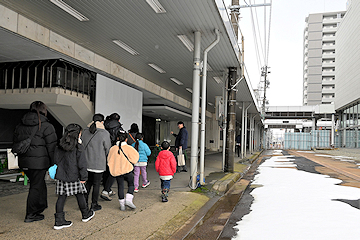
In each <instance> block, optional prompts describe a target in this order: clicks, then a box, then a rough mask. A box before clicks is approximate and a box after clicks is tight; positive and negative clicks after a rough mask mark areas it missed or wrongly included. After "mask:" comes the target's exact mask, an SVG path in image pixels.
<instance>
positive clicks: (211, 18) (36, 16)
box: [0, 0, 258, 115]
mask: <svg viewBox="0 0 360 240" xmlns="http://www.w3.org/2000/svg"><path fill="white" fill-rule="evenodd" d="M64 2H66V3H67V4H69V5H70V6H72V7H73V8H75V9H76V10H77V11H79V12H80V13H82V14H84V15H85V16H86V17H88V18H89V19H90V20H89V21H86V22H80V21H78V20H77V19H76V18H74V17H72V16H71V15H69V14H68V13H66V12H65V11H63V10H62V9H60V8H59V7H57V6H56V5H54V4H52V3H51V2H50V1H27V0H10V1H2V2H1V4H3V5H4V6H6V7H8V8H10V9H12V10H14V11H15V12H18V13H19V14H21V15H23V16H25V17H27V18H29V19H31V20H33V21H35V22H37V23H39V24H40V25H43V26H45V27H47V28H49V29H50V30H52V31H54V32H57V33H58V34H60V35H62V36H64V37H66V38H68V39H70V40H72V41H74V42H75V43H77V44H79V45H81V46H83V47H85V48H87V49H89V50H91V51H93V52H95V53H97V54H99V55H101V56H103V57H105V58H107V59H109V60H111V61H113V62H115V63H118V64H119V65H121V66H123V67H125V68H127V69H129V70H131V71H133V72H134V73H136V74H138V75H140V76H142V77H144V78H146V79H148V80H149V81H152V82H154V83H156V84H158V85H160V86H162V87H163V88H165V89H168V90H169V91H171V92H174V93H176V94H177V95H179V96H181V97H183V98H185V99H187V100H189V101H191V93H189V92H188V91H187V90H186V89H185V88H191V87H192V61H193V59H192V58H193V52H190V51H189V50H188V49H187V48H186V47H185V46H184V45H183V43H182V42H181V41H180V40H179V39H178V37H177V35H179V34H184V35H186V36H187V37H188V38H189V39H190V41H191V42H193V41H194V40H193V38H194V37H193V32H194V31H200V32H201V34H202V36H201V47H202V51H203V50H204V49H205V48H206V47H207V46H208V45H209V44H210V43H211V42H212V41H213V40H214V39H215V33H214V29H215V28H217V29H219V30H220V34H221V37H220V42H219V44H218V45H217V46H216V47H214V49H212V50H211V51H210V52H209V55H208V64H209V65H210V66H211V68H212V69H213V71H208V77H207V79H208V84H207V89H208V90H207V93H208V96H207V99H208V102H211V103H214V99H215V96H221V95H222V87H223V83H220V84H218V83H216V82H215V80H214V79H213V77H214V76H217V77H220V78H222V76H223V73H224V71H227V69H228V67H239V60H238V57H237V54H236V52H235V50H234V47H233V45H232V42H231V37H233V36H229V34H228V32H227V29H226V24H228V23H226V22H224V21H223V19H222V16H221V13H220V12H219V8H218V6H217V4H222V5H223V2H222V1H218V0H197V1H194V0H181V1H179V0H166V1H160V2H161V4H162V5H163V7H164V8H165V9H166V13H162V14H156V13H155V12H154V11H153V9H152V8H151V7H150V6H149V5H148V4H147V3H146V1H125V0H122V1H119V0H109V1H106V2H103V1H75V0H64ZM223 7H225V6H223ZM0 35H1V37H0V39H1V44H0V61H9V59H11V58H13V59H12V60H13V61H16V60H18V59H19V58H21V57H23V56H24V57H26V58H27V60H29V59H28V57H29V56H28V55H29V54H26V52H25V51H24V52H23V53H21V52H19V51H17V52H16V51H14V52H12V50H14V49H11V48H10V49H8V48H7V43H10V42H11V41H12V40H11V39H10V38H7V37H8V35H9V34H2V31H0ZM3 35H4V37H3ZM116 39H118V40H121V41H123V42H124V43H126V44H127V45H129V46H130V47H132V48H133V49H135V50H136V51H137V52H139V55H135V56H133V55H131V54H130V53H128V52H126V51H125V50H123V49H122V48H120V47H119V46H117V45H116V44H114V43H113V42H112V41H113V40H116ZM25 47H26V46H25ZM53 54H54V53H53V52H51V51H49V50H48V49H46V48H44V49H43V52H42V53H41V52H37V53H36V54H35V55H34V58H35V59H41V57H43V58H44V59H45V58H49V57H51V56H52V55H53ZM1 55H3V56H6V57H3V58H1ZM149 63H155V64H156V65H158V66H159V67H161V68H162V69H164V70H165V71H166V73H164V74H160V73H158V72H157V71H155V70H154V69H152V68H151V67H149V66H148V64H149ZM170 77H174V78H176V79H178V80H180V81H181V82H183V83H184V84H183V85H180V86H179V85H177V84H175V83H174V82H172V81H171V80H170ZM249 86H250V85H249V82H247V81H242V82H241V83H240V84H239V85H238V89H239V92H238V94H237V96H238V97H237V100H238V101H239V102H241V101H247V102H252V103H253V106H252V107H251V108H250V109H249V113H258V109H257V107H256V106H255V105H254V99H255V98H254V96H253V92H252V89H251V88H250V87H249ZM144 98H145V96H144ZM163 101H164V100H163V99H161V98H160V100H159V102H157V103H160V104H164V103H163ZM152 102H154V101H152ZM166 105H168V104H166ZM174 107H175V106H174ZM207 110H208V111H210V112H214V107H213V106H208V109H207ZM240 115H241V114H240Z"/></svg>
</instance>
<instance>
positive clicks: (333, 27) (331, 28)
mask: <svg viewBox="0 0 360 240" xmlns="http://www.w3.org/2000/svg"><path fill="white" fill-rule="evenodd" d="M336 31H337V23H335V24H329V25H325V24H324V26H323V29H322V32H323V33H336Z"/></svg>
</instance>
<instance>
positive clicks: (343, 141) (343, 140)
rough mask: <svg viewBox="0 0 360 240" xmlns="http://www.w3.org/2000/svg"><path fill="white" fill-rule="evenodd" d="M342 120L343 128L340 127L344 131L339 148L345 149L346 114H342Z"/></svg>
mask: <svg viewBox="0 0 360 240" xmlns="http://www.w3.org/2000/svg"><path fill="white" fill-rule="evenodd" d="M343 119H344V121H343V122H344V126H342V128H343V129H344V130H343V134H342V135H343V138H342V146H341V147H346V127H347V124H346V121H347V114H346V113H343Z"/></svg>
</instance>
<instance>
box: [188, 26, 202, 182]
mask: <svg viewBox="0 0 360 240" xmlns="http://www.w3.org/2000/svg"><path fill="white" fill-rule="evenodd" d="M194 35H195V39H194V63H193V89H192V90H193V93H192V116H191V155H190V161H191V162H190V179H191V184H190V187H191V188H192V189H195V188H196V176H197V162H198V141H199V107H200V50H201V33H200V32H195V33H194Z"/></svg>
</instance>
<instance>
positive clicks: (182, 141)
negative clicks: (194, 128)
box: [171, 121, 188, 172]
mask: <svg viewBox="0 0 360 240" xmlns="http://www.w3.org/2000/svg"><path fill="white" fill-rule="evenodd" d="M178 128H179V129H180V131H179V133H178V134H175V133H174V132H171V134H172V135H174V137H176V139H175V148H176V156H178V155H179V150H180V149H182V153H183V154H184V156H185V164H186V160H187V155H186V149H187V141H188V131H187V130H186V127H185V125H184V122H182V121H179V122H178ZM180 168H181V169H180ZM179 171H183V172H187V168H186V165H184V166H179V167H178V172H179Z"/></svg>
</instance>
